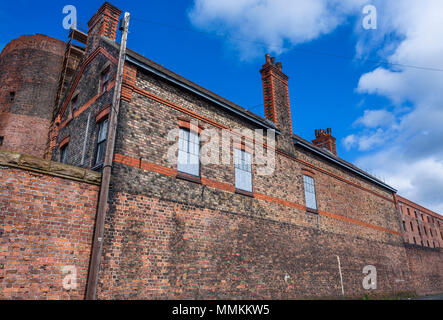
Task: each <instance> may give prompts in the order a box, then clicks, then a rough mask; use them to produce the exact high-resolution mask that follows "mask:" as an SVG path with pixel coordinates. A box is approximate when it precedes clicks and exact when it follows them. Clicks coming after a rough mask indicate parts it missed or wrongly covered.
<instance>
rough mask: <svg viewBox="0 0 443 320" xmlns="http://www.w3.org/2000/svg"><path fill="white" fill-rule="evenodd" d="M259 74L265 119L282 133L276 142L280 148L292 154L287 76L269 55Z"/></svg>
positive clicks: (279, 63) (278, 63) (279, 64)
mask: <svg viewBox="0 0 443 320" xmlns="http://www.w3.org/2000/svg"><path fill="white" fill-rule="evenodd" d="M260 73H261V75H262V81H263V96H264V105H265V115H266V118H267V119H268V120H271V121H272V122H274V123H275V124H276V125H277V128H278V129H280V130H281V132H282V135H281V137H280V139H279V141H278V144H279V145H280V147H281V148H283V149H284V150H285V151H286V152H287V153H289V154H292V153H293V149H294V148H293V145H292V132H293V131H292V120H291V106H290V102H289V86H288V76H287V75H285V74H284V73H283V71H282V64H281V62H277V63H276V62H275V58H274V57H271V56H270V55H269V54H267V55H266V63H265V64H264V65H263V67H262V69H261V70H260Z"/></svg>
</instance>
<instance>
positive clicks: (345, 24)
mask: <svg viewBox="0 0 443 320" xmlns="http://www.w3.org/2000/svg"><path fill="white" fill-rule="evenodd" d="M388 2H389V4H386V1H379V0H374V1H371V2H368V1H362V0H343V1H338V0H311V1H301V0H274V1H267V0H260V1H259V0H235V1H234V0H225V1H215V0H187V1H184V0H180V1H178V0H177V1H111V3H112V4H114V5H115V6H117V7H119V8H121V9H122V10H124V11H128V12H130V13H131V16H132V20H131V23H130V35H129V40H128V46H129V47H130V48H131V49H133V50H135V51H137V52H139V53H141V54H143V55H145V56H146V57H148V58H150V59H152V60H154V61H156V62H158V63H160V64H162V65H164V66H165V67H167V68H169V69H171V70H173V71H175V72H177V73H179V74H181V75H183V76H184V77H186V78H188V79H190V80H192V81H194V82H196V83H198V84H200V85H202V86H203V87H205V88H207V89H209V90H212V91H214V92H215V93H217V94H220V95H222V96H223V97H225V98H227V99H229V100H231V101H233V102H235V103H237V104H239V105H241V106H243V107H247V108H251V111H253V112H255V113H257V114H259V115H262V116H263V114H264V112H263V105H261V104H262V103H263V95H262V84H261V78H260V73H259V70H260V67H261V65H262V64H263V63H264V54H265V53H266V52H270V53H271V54H273V55H276V57H277V60H278V61H281V62H282V63H283V69H284V72H285V73H286V74H287V75H288V76H289V77H290V81H289V91H290V98H291V108H292V120H293V128H294V131H295V133H296V134H298V135H300V136H302V137H304V138H306V139H308V140H312V139H314V130H315V129H319V128H328V127H331V128H332V130H333V135H334V136H335V137H336V138H337V142H338V146H337V147H338V153H339V156H341V157H342V158H344V159H346V160H348V161H351V162H354V163H356V164H357V165H359V166H360V167H362V168H363V169H367V170H369V171H370V172H372V173H374V174H376V175H377V176H379V177H382V178H383V179H386V181H387V182H388V183H390V184H391V185H392V186H393V187H395V188H398V189H399V191H400V194H402V195H404V196H406V197H409V198H411V200H413V201H417V202H420V203H422V204H423V205H425V206H427V207H429V208H430V209H434V210H438V211H440V212H442V211H443V196H442V194H443V192H441V190H442V188H443V162H442V160H441V159H442V157H441V156H442V154H443V150H442V148H441V146H440V147H439V146H438V141H441V140H438V139H440V138H442V139H443V132H442V131H443V130H441V128H439V127H441V126H439V123H438V121H436V120H437V119H440V120H443V114H442V106H443V104H442V102H443V94H441V93H440V94H436V90H438V89H436V88H440V91H443V90H441V86H440V85H441V84H442V83H443V78H442V77H443V76H442V74H443V72H438V71H429V70H420V69H415V68H409V67H404V66H396V67H395V66H392V65H385V64H380V63H375V62H368V61H365V60H361V59H360V58H362V59H371V60H376V61H390V62H393V63H398V64H401V65H413V66H425V67H435V68H441V69H443V45H441V44H442V43H443V41H442V35H441V30H443V26H442V25H441V24H442V23H441V22H439V21H438V20H439V16H438V15H437V16H436V17H434V16H433V13H434V12H442V11H441V10H440V9H443V8H442V3H441V1H438V0H436V1H433V0H424V1H423V3H424V4H422V5H420V6H418V5H417V1H412V0H399V1H392V2H391V1H388ZM368 3H371V4H373V5H374V6H375V7H376V9H377V29H375V30H365V29H364V28H363V26H362V21H363V19H364V17H365V14H363V12H362V10H363V7H364V6H365V5H366V4H368ZM68 4H69V5H74V6H75V7H76V8H77V13H78V20H79V23H80V24H83V25H86V24H87V22H88V20H89V18H90V17H91V16H92V15H93V14H94V12H95V11H96V10H97V9H98V8H99V7H100V5H101V4H102V1H96V0H93V1H91V0H89V1H69V2H67V1H39V2H36V1H23V0H17V1H14V2H12V3H9V2H2V5H1V7H0V19H1V21H2V24H3V26H6V27H4V28H2V29H1V30H0V48H3V46H4V45H5V44H6V43H8V42H9V41H10V40H12V39H14V38H16V37H18V36H20V35H22V34H34V33H42V34H46V35H49V36H52V37H55V38H58V39H61V40H66V38H67V31H66V30H64V29H63V27H62V20H63V18H64V15H63V13H62V9H63V7H64V6H65V5H68ZM433 19H435V21H434V20H433ZM142 20H144V21H142ZM428 20H430V21H428ZM440 20H442V19H440ZM149 21H151V22H149ZM152 22H157V23H152ZM168 26H171V27H168ZM438 30H440V31H438ZM218 33H222V34H225V35H227V36H216V35H215V34H218ZM417 34H418V36H417ZM427 36H435V39H434V41H431V40H429V41H427V40H426V37H427ZM233 38H235V39H243V40H245V41H238V40H233ZM438 42H439V43H440V45H438ZM436 43H437V44H436ZM307 51H314V52H321V53H322V54H313V53H309V52H307ZM331 55H339V56H343V57H348V58H349V59H342V58H337V57H333V56H331ZM439 86H440V87H439ZM430 115H431V116H430ZM429 117H430V118H429ZM429 137H432V139H428V138H429ZM440 144H441V142H440ZM417 150H419V151H417ZM417 153H419V154H417Z"/></svg>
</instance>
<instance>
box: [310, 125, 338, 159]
mask: <svg viewBox="0 0 443 320" xmlns="http://www.w3.org/2000/svg"><path fill="white" fill-rule="evenodd" d="M312 143H313V144H315V145H316V146H317V147H319V148H322V149H325V150H328V151H329V152H331V153H332V154H334V155H337V144H336V143H335V138H334V137H333V136H332V130H331V128H328V129H326V130H325V129H318V130H315V140H312Z"/></svg>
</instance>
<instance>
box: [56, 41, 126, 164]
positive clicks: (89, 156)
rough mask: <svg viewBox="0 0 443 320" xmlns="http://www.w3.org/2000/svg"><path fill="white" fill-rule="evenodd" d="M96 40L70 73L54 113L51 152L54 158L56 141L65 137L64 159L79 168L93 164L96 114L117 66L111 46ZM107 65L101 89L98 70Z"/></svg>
mask: <svg viewBox="0 0 443 320" xmlns="http://www.w3.org/2000/svg"><path fill="white" fill-rule="evenodd" d="M99 44H100V46H99V47H98V48H99V49H97V48H96V50H95V51H94V52H95V54H93V55H92V56H89V57H85V61H83V64H82V66H81V67H80V69H79V70H78V71H77V74H76V76H75V77H74V81H73V83H72V86H71V87H70V88H69V90H68V92H67V93H66V95H65V97H63V99H62V102H61V105H60V107H59V111H58V114H57V116H58V117H59V118H60V123H59V125H56V131H57V133H56V135H57V137H56V146H55V148H54V150H53V152H52V155H51V158H52V160H54V161H58V160H60V142H61V141H62V140H63V139H65V138H67V137H69V138H70V139H69V144H68V146H67V163H68V164H71V165H75V166H80V167H83V168H91V167H94V165H95V163H94V159H95V154H96V141H97V134H98V124H97V121H96V117H97V116H98V115H99V114H100V112H102V111H103V110H105V109H107V108H109V107H110V105H111V103H112V95H113V93H114V84H115V74H116V68H117V59H116V58H113V55H114V56H117V54H118V52H116V51H115V48H113V47H110V46H109V45H107V44H106V43H105V42H103V41H102V42H100V43H99ZM100 48H101V49H100ZM108 53H109V54H108ZM109 57H111V58H112V59H109ZM108 67H109V68H110V69H109V72H110V81H109V85H108V88H107V90H106V91H105V92H104V93H101V92H100V85H101V74H102V72H103V71H104V70H105V69H107V68H108ZM75 96H78V98H77V102H76V107H75V108H72V105H71V100H72V98H74V97H75ZM53 127H54V124H53Z"/></svg>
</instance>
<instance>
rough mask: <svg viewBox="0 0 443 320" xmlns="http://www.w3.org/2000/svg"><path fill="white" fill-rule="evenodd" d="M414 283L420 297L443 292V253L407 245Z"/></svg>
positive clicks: (439, 250)
mask: <svg viewBox="0 0 443 320" xmlns="http://www.w3.org/2000/svg"><path fill="white" fill-rule="evenodd" d="M406 253H407V256H408V262H409V268H410V272H411V277H412V283H413V285H414V288H415V290H416V292H417V294H419V295H425V294H437V293H442V292H443V251H442V249H441V248H437V249H430V248H424V247H419V246H415V245H407V247H406Z"/></svg>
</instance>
